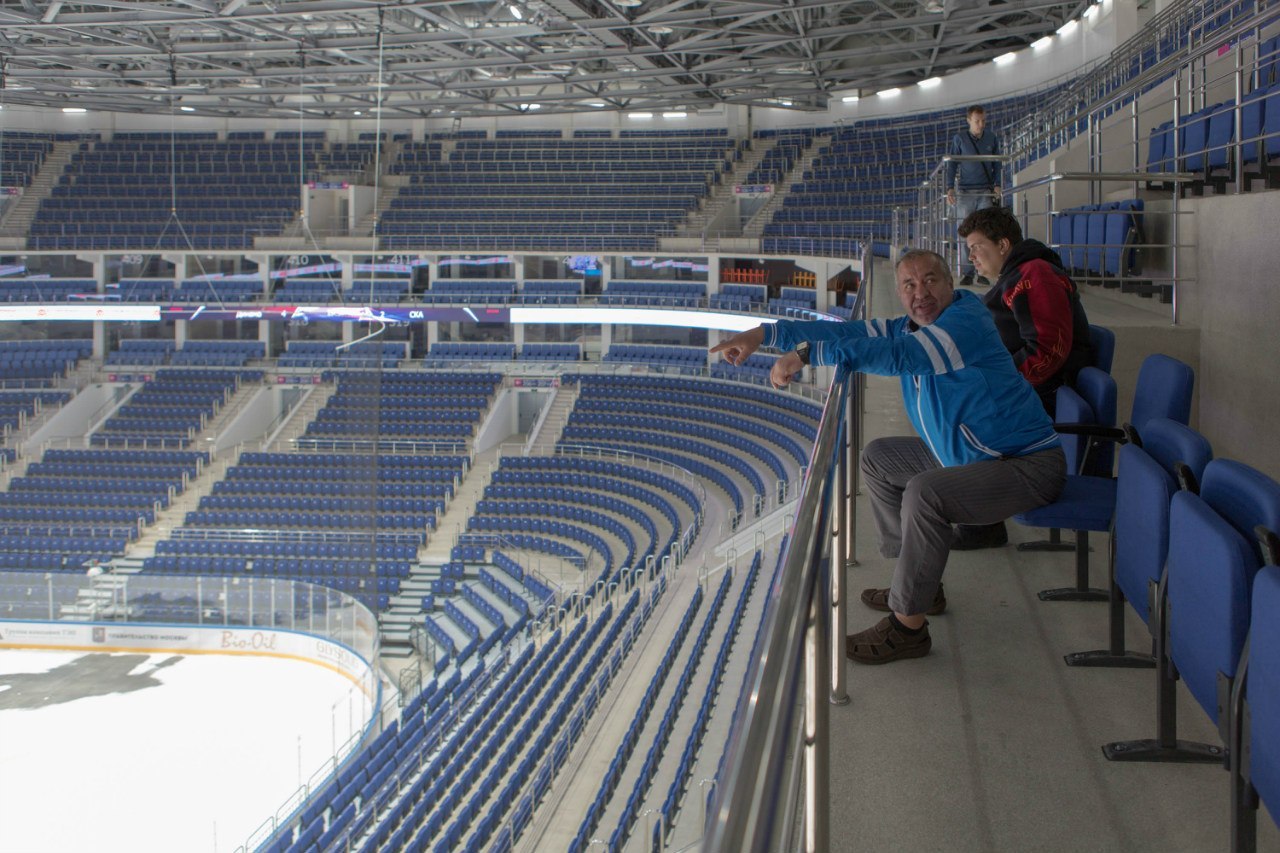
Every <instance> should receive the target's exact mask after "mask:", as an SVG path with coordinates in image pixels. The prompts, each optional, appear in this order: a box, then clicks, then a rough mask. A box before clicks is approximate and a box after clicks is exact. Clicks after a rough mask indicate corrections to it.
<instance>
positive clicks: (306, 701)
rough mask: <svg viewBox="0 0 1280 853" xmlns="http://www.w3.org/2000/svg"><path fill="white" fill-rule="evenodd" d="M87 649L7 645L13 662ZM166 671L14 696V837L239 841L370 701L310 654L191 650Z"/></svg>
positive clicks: (42, 843) (83, 846) (2, 774)
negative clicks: (109, 688)
mask: <svg viewBox="0 0 1280 853" xmlns="http://www.w3.org/2000/svg"><path fill="white" fill-rule="evenodd" d="M79 656H80V655H79V654H71V653H64V652H38V651H6V650H0V673H5V674H13V673H36V672H47V671H48V670H50V669H53V668H54V667H56V666H58V665H60V664H64V663H68V662H70V661H71V660H74V659H75V658H76V657H79ZM104 656H105V655H104ZM169 657H171V656H170V655H167V654H163V655H151V656H149V657H148V659H147V660H146V661H145V662H143V663H141V664H140V665H139V666H137V667H135V668H134V669H133V670H132V672H133V673H134V674H136V673H140V672H146V671H149V670H151V669H152V667H154V666H155V665H156V664H159V663H160V662H161V661H163V660H166V659H168V658H169ZM154 676H155V678H157V679H158V680H159V681H160V682H161V685H160V686H157V687H150V688H147V689H143V690H138V691H135V692H133V693H124V694H110V695H104V696H93V697H87V698H83V699H77V700H75V701H72V702H67V703H65V704H60V705H50V706H47V707H44V708H39V709H30V710H28V709H9V710H0V849H3V850H4V851H5V853H71V852H72V851H75V853H83V851H94V853H110V851H130V853H141V851H163V853H175V851H183V853H186V851H232V850H235V849H236V848H238V847H240V846H241V845H243V844H244V843H245V841H246V840H247V839H248V837H249V835H250V834H251V833H252V832H253V831H254V830H255V829H256V828H257V827H258V826H259V825H260V824H261V823H262V822H263V821H264V820H265V819H267V818H268V817H269V816H271V815H272V814H273V813H274V812H275V811H276V809H277V808H278V807H279V806H280V805H281V804H283V803H284V802H285V801H286V799H288V798H289V797H290V796H291V795H292V794H293V793H294V792H295V791H296V790H297V788H298V787H299V783H300V781H305V780H307V779H309V778H310V777H311V776H312V774H313V773H314V772H315V771H316V770H317V769H318V768H321V767H322V766H324V765H325V763H326V762H327V761H328V760H329V758H330V757H331V756H332V755H333V754H334V748H335V746H337V747H339V748H340V747H341V746H342V744H343V743H344V742H345V741H346V740H347V739H348V735H349V733H353V732H356V731H358V730H359V729H361V728H363V725H364V723H365V714H366V713H367V710H366V709H365V708H363V707H362V705H361V703H360V701H359V697H360V695H361V694H360V693H359V692H358V691H355V690H354V689H353V685H352V683H351V682H350V681H349V680H347V679H346V678H344V677H342V676H341V675H339V674H337V673H336V672H333V671H331V670H328V669H325V668H323V667H320V666H316V665H313V664H308V663H304V662H301V661H293V660H282V659H275V658H260V657H236V656H228V655H216V654H203V655H187V656H184V657H182V658H181V660H179V661H178V662H177V663H175V664H173V665H171V666H168V667H163V668H161V669H159V670H156V671H155V673H154ZM0 680H3V677H2V676H0Z"/></svg>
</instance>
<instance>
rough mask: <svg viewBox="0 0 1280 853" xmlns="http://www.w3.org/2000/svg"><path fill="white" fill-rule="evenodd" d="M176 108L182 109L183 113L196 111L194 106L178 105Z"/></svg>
mask: <svg viewBox="0 0 1280 853" xmlns="http://www.w3.org/2000/svg"><path fill="white" fill-rule="evenodd" d="M178 109H180V110H182V111H183V112H184V113H193V112H195V111H196V108H195V107H178Z"/></svg>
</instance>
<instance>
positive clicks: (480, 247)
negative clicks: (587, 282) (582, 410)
mask: <svg viewBox="0 0 1280 853" xmlns="http://www.w3.org/2000/svg"><path fill="white" fill-rule="evenodd" d="M381 245H382V248H383V249H387V250H390V251H401V250H403V251H414V250H430V251H436V250H455V251H490V250H492V249H493V248H494V246H496V245H500V246H502V247H503V248H505V249H510V250H513V251H553V252H580V251H583V250H587V251H595V252H654V251H657V250H658V248H659V246H658V239H657V238H656V237H634V236H633V237H616V236H605V235H600V234H596V235H592V236H591V237H589V238H586V237H581V236H579V237H577V238H576V239H575V238H574V237H572V236H570V235H563V236H546V237H530V236H528V235H527V234H523V233H519V234H518V233H511V234H496V235H493V236H490V237H473V238H467V237H450V236H431V235H426V234H424V235H417V236H413V235H387V236H385V237H383V238H382V239H381ZM70 246H71V243H70V242H68V243H67V247H70ZM51 248H57V247H51Z"/></svg>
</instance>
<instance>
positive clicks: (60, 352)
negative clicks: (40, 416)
mask: <svg viewBox="0 0 1280 853" xmlns="http://www.w3.org/2000/svg"><path fill="white" fill-rule="evenodd" d="M92 352H93V342H92V341H88V340H80V339H74V338H69V339H67V340H59V339H52V340H50V339H43V340H26V341H23V340H19V341H0V388H50V387H53V386H55V385H57V383H58V380H60V379H62V378H63V377H64V376H66V375H67V373H68V372H69V371H70V370H71V369H72V368H73V367H75V365H76V362H78V361H79V360H80V359H82V358H87V357H88V356H89V355H90V354H91V353H92Z"/></svg>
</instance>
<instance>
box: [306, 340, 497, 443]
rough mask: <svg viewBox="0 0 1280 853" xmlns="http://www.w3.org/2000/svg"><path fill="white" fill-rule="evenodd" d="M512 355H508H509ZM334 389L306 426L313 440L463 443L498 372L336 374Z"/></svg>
mask: <svg viewBox="0 0 1280 853" xmlns="http://www.w3.org/2000/svg"><path fill="white" fill-rule="evenodd" d="M511 355H514V352H512V353H511V354H509V355H508V356H507V357H508V359H510V358H511ZM336 381H337V383H338V388H337V391H336V392H335V393H334V395H333V396H332V397H331V398H329V402H328V403H327V404H326V405H325V406H324V408H322V409H321V410H320V411H319V412H317V413H316V416H315V418H314V419H313V420H312V421H311V423H309V424H308V425H307V431H306V436H307V438H312V439H341V438H362V439H369V440H373V439H384V440H395V441H397V442H413V441H418V442H426V443H434V442H442V441H443V442H446V443H451V444H458V445H463V446H465V443H466V442H467V441H468V440H469V439H470V438H471V436H472V434H473V433H474V431H475V429H476V427H477V426H478V425H479V423H480V421H481V419H482V418H483V417H484V414H485V412H486V411H487V409H488V407H489V403H490V402H491V400H492V397H493V394H494V391H495V389H496V388H497V386H498V384H499V383H500V382H501V375H499V374H492V373H397V374H386V375H380V374H378V373H369V372H347V373H339V374H336Z"/></svg>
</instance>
